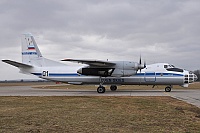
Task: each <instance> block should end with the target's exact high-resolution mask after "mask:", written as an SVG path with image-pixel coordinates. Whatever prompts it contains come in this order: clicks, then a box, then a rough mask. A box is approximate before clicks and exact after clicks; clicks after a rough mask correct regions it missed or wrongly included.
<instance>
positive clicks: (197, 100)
mask: <svg viewBox="0 0 200 133" xmlns="http://www.w3.org/2000/svg"><path fill="white" fill-rule="evenodd" d="M0 96H170V97H173V98H176V99H179V100H182V101H185V102H187V103H190V104H193V105H195V106H197V107H200V90H187V89H184V90H172V91H171V92H169V93H167V92H164V91H163V90H120V89H119V90H117V91H115V92H113V91H110V90H107V91H106V92H105V93H103V94H99V93H97V92H96V90H95V89H94V90H81V89H80V90H77V89H76V90H74V89H37V88H32V87H31V86H11V87H0Z"/></svg>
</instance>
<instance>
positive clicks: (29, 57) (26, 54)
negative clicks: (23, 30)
mask: <svg viewBox="0 0 200 133" xmlns="http://www.w3.org/2000/svg"><path fill="white" fill-rule="evenodd" d="M21 42H22V62H23V63H25V64H28V65H40V64H38V63H36V60H37V61H39V60H40V59H41V58H42V54H41V52H40V50H39V48H38V46H37V44H36V42H35V39H34V37H33V35H32V34H31V33H27V34H23V35H22V38H21Z"/></svg>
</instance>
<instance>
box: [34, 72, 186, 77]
mask: <svg viewBox="0 0 200 133" xmlns="http://www.w3.org/2000/svg"><path fill="white" fill-rule="evenodd" d="M31 74H33V75H36V76H42V73H31ZM48 76H49V77H72V76H73V77H76V76H84V75H79V74H77V73H49V75H48ZM133 76H145V77H147V76H149V77H152V76H156V77H159V76H161V77H165V76H171V77H175V76H184V75H183V74H176V73H137V74H136V75H133Z"/></svg>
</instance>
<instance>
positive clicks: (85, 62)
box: [61, 59, 116, 67]
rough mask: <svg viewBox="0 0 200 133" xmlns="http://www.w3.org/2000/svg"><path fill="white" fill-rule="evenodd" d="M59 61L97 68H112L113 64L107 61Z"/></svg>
mask: <svg viewBox="0 0 200 133" xmlns="http://www.w3.org/2000/svg"><path fill="white" fill-rule="evenodd" d="M61 61H70V62H76V63H82V64H87V65H90V66H98V67H103V66H104V67H105V66H106V67H108V66H114V65H116V64H115V63H112V62H109V61H99V60H76V59H64V60H61Z"/></svg>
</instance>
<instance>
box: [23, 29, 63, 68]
mask: <svg viewBox="0 0 200 133" xmlns="http://www.w3.org/2000/svg"><path fill="white" fill-rule="evenodd" d="M21 41H22V62H23V64H27V65H30V66H39V67H43V66H58V65H64V64H62V63H59V62H55V61H52V60H49V59H46V58H44V57H43V56H42V54H41V52H40V50H39V48H38V46H37V44H36V42H35V39H34V37H33V35H32V34H31V33H27V34H23V35H22V38H21Z"/></svg>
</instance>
